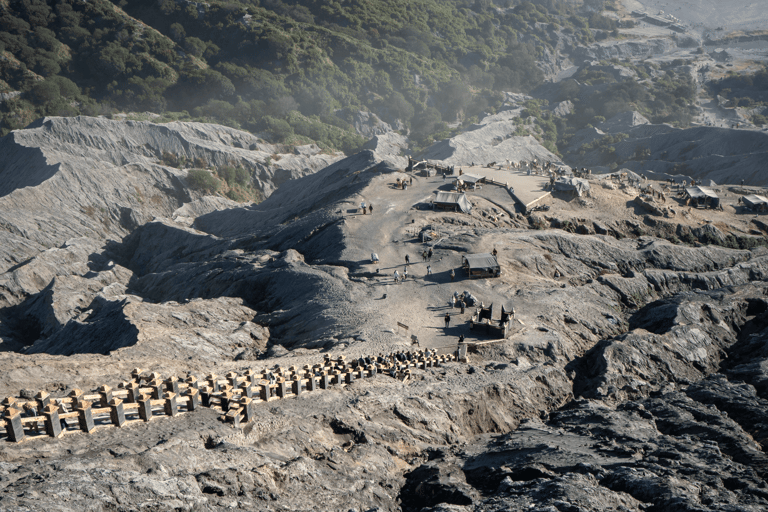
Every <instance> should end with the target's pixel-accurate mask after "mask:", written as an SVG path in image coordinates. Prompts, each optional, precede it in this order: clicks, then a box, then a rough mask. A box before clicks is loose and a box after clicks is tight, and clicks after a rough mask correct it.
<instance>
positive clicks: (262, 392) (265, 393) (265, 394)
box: [259, 382, 271, 402]
mask: <svg viewBox="0 0 768 512" xmlns="http://www.w3.org/2000/svg"><path fill="white" fill-rule="evenodd" d="M270 391H271V390H270V388H269V382H262V383H261V384H260V389H259V398H261V399H262V400H263V401H265V402H266V401H268V400H269V395H270Z"/></svg>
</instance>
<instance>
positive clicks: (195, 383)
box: [185, 375, 200, 389]
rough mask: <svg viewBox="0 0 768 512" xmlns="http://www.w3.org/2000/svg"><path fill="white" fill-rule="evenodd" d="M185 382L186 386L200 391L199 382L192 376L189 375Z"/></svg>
mask: <svg viewBox="0 0 768 512" xmlns="http://www.w3.org/2000/svg"><path fill="white" fill-rule="evenodd" d="M185 382H186V383H187V386H189V387H190V388H194V389H200V382H198V380H197V377H195V376H194V375H190V376H189V377H187V378H186V380H185Z"/></svg>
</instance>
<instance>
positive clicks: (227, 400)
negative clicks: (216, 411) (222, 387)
mask: <svg viewBox="0 0 768 512" xmlns="http://www.w3.org/2000/svg"><path fill="white" fill-rule="evenodd" d="M219 402H220V404H221V410H222V411H223V412H227V411H228V410H229V408H230V406H231V404H232V392H231V391H222V392H221V393H220V394H219Z"/></svg>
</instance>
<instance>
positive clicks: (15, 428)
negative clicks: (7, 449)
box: [3, 407, 24, 443]
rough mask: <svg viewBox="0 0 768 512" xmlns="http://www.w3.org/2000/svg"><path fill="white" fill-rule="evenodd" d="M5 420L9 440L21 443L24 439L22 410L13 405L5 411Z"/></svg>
mask: <svg viewBox="0 0 768 512" xmlns="http://www.w3.org/2000/svg"><path fill="white" fill-rule="evenodd" d="M3 420H5V432H6V433H7V434H8V440H9V441H11V442H13V443H20V442H22V441H23V440H24V425H23V424H22V423H21V411H20V410H18V409H15V408H13V407H11V408H9V409H6V410H5V412H3Z"/></svg>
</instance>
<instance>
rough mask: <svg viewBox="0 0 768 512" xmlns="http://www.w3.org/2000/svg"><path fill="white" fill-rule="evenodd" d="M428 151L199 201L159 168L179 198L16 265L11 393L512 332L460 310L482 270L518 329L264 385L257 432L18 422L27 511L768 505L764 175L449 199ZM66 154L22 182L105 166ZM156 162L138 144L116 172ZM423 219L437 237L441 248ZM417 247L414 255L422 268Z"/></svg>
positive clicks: (7, 465) (346, 163)
mask: <svg viewBox="0 0 768 512" xmlns="http://www.w3.org/2000/svg"><path fill="white" fill-rule="evenodd" d="M81 122H82V121H81ZM32 130H37V129H36V128H35V129H32ZM21 135H24V134H23V133H17V134H14V136H15V137H16V138H18V139H19V140H20V136H21ZM14 140H16V139H14ZM3 143H5V144H9V143H10V141H8V140H5V141H3ZM531 146H532V147H531V148H530V150H533V151H535V146H533V145H531ZM480 151H481V150H480ZM31 152H33V153H34V151H31ZM83 153H84V154H88V152H86V151H83ZM91 153H92V152H91ZM50 161H51V160H50V157H49V162H50ZM405 163H406V161H405V159H404V158H401V157H396V156H389V155H386V154H379V153H377V152H376V151H370V150H368V151H364V152H362V153H359V154H357V155H354V156H351V157H348V158H345V159H343V160H340V161H338V162H336V163H334V164H332V165H330V166H328V167H326V168H324V169H322V170H320V171H318V172H316V173H313V174H309V175H307V176H305V177H303V178H299V179H295V180H290V181H287V182H285V183H283V184H282V185H281V186H280V187H279V188H278V189H277V190H276V191H275V192H274V193H272V194H271V195H270V197H268V198H267V199H266V200H265V201H264V202H262V203H260V204H258V205H248V206H243V205H235V204H231V203H228V202H222V201H221V200H218V199H215V198H210V197H203V198H200V199H196V200H194V201H192V200H191V199H192V197H191V195H187V196H183V195H181V194H184V193H186V194H190V193H189V192H188V189H186V188H185V187H184V184H183V183H184V182H183V177H184V176H183V174H184V173H183V171H178V170H174V169H168V168H166V167H163V166H160V165H158V164H155V167H153V169H156V170H157V173H158V176H166V177H167V178H166V179H167V180H168V183H169V184H174V183H178V185H177V187H178V190H179V191H180V192H179V194H180V197H181V199H179V200H178V202H177V203H175V204H173V203H172V202H171V199H163V201H167V206H164V205H165V204H166V203H161V204H160V205H159V206H157V207H156V210H154V213H153V215H154V217H153V218H152V219H151V220H149V221H146V222H142V221H137V224H138V225H137V226H135V227H131V226H128V227H125V226H124V227H123V228H122V229H124V231H123V232H120V231H117V230H115V231H114V232H113V233H110V234H109V235H108V234H106V233H101V234H100V235H99V236H96V235H92V234H90V232H89V231H87V229H86V228H78V229H80V230H82V231H81V232H79V233H76V234H77V235H78V236H77V237H73V238H69V239H66V240H64V241H63V242H60V243H59V242H55V245H54V246H53V247H51V248H49V249H45V248H40V247H37V246H31V247H33V248H34V249H36V252H35V253H34V255H32V256H31V257H30V258H29V259H28V260H27V261H22V262H20V263H17V264H15V265H14V266H9V268H8V269H7V270H6V272H5V273H4V274H3V276H2V278H3V283H4V284H3V293H4V295H3V297H4V301H5V302H4V305H3V308H2V310H0V318H2V324H0V325H1V326H2V329H3V331H2V333H3V347H4V349H5V351H4V352H3V353H2V354H0V367H2V368H3V375H4V378H3V380H2V382H1V383H0V387H2V393H3V395H5V396H8V395H13V396H19V395H25V396H28V395H29V393H34V392H36V391H37V390H39V389H45V390H48V391H49V392H52V393H53V394H54V395H55V396H61V395H63V394H66V393H67V392H69V391H70V390H71V389H73V388H75V387H78V388H81V389H94V388H95V387H97V386H98V385H101V384H104V383H109V384H112V385H114V384H116V383H117V382H119V381H120V380H122V379H124V378H125V377H126V376H127V375H128V374H129V373H130V371H131V369H132V368H134V367H139V368H142V369H145V370H146V371H157V372H160V373H163V374H165V375H168V374H175V375H180V376H183V375H186V373H187V372H193V373H196V374H198V375H201V374H203V373H207V372H209V371H213V372H215V373H218V374H224V373H225V372H226V371H229V370H230V369H237V370H244V369H246V368H263V367H271V366H272V365H275V364H280V365H292V364H299V365H300V364H306V363H313V362H317V361H318V360H320V359H322V356H323V355H324V354H340V353H342V354H344V355H346V356H347V357H357V356H359V355H369V354H377V353H380V352H384V353H389V352H391V351H392V350H397V349H404V348H407V347H409V346H410V340H409V339H407V338H408V337H407V336H405V335H404V334H403V332H402V331H401V330H399V328H398V327H397V322H400V323H403V324H405V325H409V327H410V330H409V332H408V334H409V335H410V334H414V335H416V336H417V338H418V340H419V342H420V345H421V347H422V348H424V347H445V348H444V349H447V350H451V347H455V346H456V340H457V338H458V336H459V335H464V336H466V338H467V340H468V341H470V342H473V343H480V342H483V341H488V338H487V337H485V335H484V334H482V333H480V332H478V331H477V330H470V329H469V328H468V324H467V320H468V319H469V314H470V312H469V311H468V312H467V313H465V314H464V315H462V314H461V313H459V311H458V310H457V309H451V308H450V306H449V298H450V296H451V295H452V293H453V292H454V291H459V292H460V291H464V290H467V291H469V292H470V293H471V294H473V295H474V296H476V297H478V298H479V299H480V300H482V301H483V302H484V303H486V304H489V303H494V304H495V305H496V306H497V307H498V306H500V305H501V304H504V305H505V306H507V307H514V308H515V310H516V319H515V322H516V323H515V324H514V327H513V332H512V334H511V336H510V338H509V339H508V340H506V341H504V342H502V343H496V344H487V345H482V344H481V345H476V346H475V348H474V349H472V350H471V352H470V354H469V358H468V362H466V363H463V362H456V363H448V364H446V365H444V366H442V367H437V368H430V369H427V370H426V371H419V372H416V373H415V374H414V378H413V379H412V380H410V381H408V382H406V383H402V382H399V381H397V380H394V379H391V378H389V377H383V378H380V379H375V380H373V381H371V380H366V381H356V382H354V383H353V384H351V385H348V386H342V387H337V388H334V389H332V390H327V391H319V392H316V393H312V394H306V395H305V396H302V397H301V398H297V399H290V400H283V401H280V402H278V403H275V404H271V405H269V406H261V407H260V408H259V410H258V419H257V421H255V422H253V423H249V424H247V425H245V427H244V428H243V429H234V428H232V427H231V426H230V425H229V424H226V423H224V422H222V421H221V420H220V419H219V418H218V417H217V415H216V414H215V413H214V412H213V411H211V410H208V409H204V410H201V411H196V412H194V413H189V414H184V415H182V416H181V417H179V418H175V419H165V418H163V419H157V420H155V421H153V422H151V423H149V424H142V425H132V426H130V427H125V428H122V429H103V430H97V431H96V432H94V433H92V434H89V435H82V434H80V435H68V436H66V437H64V438H62V439H47V438H45V439H37V440H29V441H26V442H24V443H21V444H19V445H13V444H10V443H6V444H5V446H4V447H3V450H2V452H0V453H2V461H0V509H3V510H25V509H29V510H32V509H40V508H41V507H43V508H46V509H50V510H73V509H92V510H101V509H105V510H137V509H155V510H170V509H174V510H218V509H224V508H230V509H247V510H253V509H259V510H297V509H302V510H305V509H319V510H360V511H362V510H435V511H437V510H453V511H456V510H540V511H545V510H558V511H571V510H583V511H593V510H594V511H597V510H629V511H641V510H658V511H662V510H664V511H666V510H755V511H757V510H764V509H765V508H766V507H768V486H767V485H766V468H768V466H766V460H767V459H766V455H765V453H764V448H763V445H764V443H765V442H766V432H768V431H766V426H765V424H766V421H767V419H766V412H765V411H766V410H768V409H766V407H765V406H766V403H767V402H766V401H767V400H768V395H766V393H768V385H767V384H766V383H768V374H767V373H766V372H768V352H766V350H765V347H766V346H768V345H766V341H768V330H766V328H767V324H766V320H765V319H766V311H768V299H766V296H768V295H767V294H768V285H766V276H768V249H767V248H766V247H765V242H766V231H765V230H766V229H768V228H767V227H766V224H765V223H763V222H762V220H761V219H759V218H754V216H753V215H750V214H748V213H746V212H744V211H743V210H742V209H741V207H740V206H739V205H738V204H737V200H736V199H737V196H738V190H736V189H738V187H734V190H736V192H731V191H730V189H725V190H724V191H723V192H722V196H723V202H724V211H723V212H718V211H712V210H693V211H688V210H687V208H686V207H684V206H683V205H682V204H680V203H679V202H678V200H677V199H674V198H670V199H668V204H667V205H665V206H663V207H662V206H659V208H658V209H659V211H661V212H662V216H661V217H659V216H658V215H656V214H654V213H652V212H649V211H648V210H646V209H644V207H643V206H642V204H643V203H638V202H636V201H635V200H634V198H635V197H636V196H637V195H638V193H639V192H638V191H637V190H634V189H632V187H630V186H628V185H627V184H620V185H618V186H617V185H616V184H614V183H612V182H609V181H603V180H600V179H595V180H594V181H593V182H592V193H591V195H590V196H589V197H588V198H581V199H580V198H573V197H571V196H569V195H557V194H555V195H553V196H549V197H547V198H544V199H543V200H542V203H541V204H546V205H547V206H549V208H550V209H549V211H548V212H543V213H534V214H530V215H523V214H521V213H516V212H515V210H514V205H513V204H512V203H511V199H510V197H509V194H508V193H507V192H506V190H504V189H503V187H496V186H493V185H487V186H484V187H482V188H481V189H479V190H478V191H476V192H474V193H471V194H470V195H471V201H472V203H473V205H474V208H473V210H472V212H471V213H470V214H461V213H441V212H437V211H433V210H432V209H430V208H429V206H428V205H429V201H430V199H431V197H433V194H434V192H435V191H438V190H447V189H449V188H450V183H446V182H443V180H442V178H441V177H431V178H430V177H424V176H419V175H407V174H405V173H403V172H402V169H403V168H404V167H405ZM113 165H114V164H113ZM145 165H147V166H148V165H149V164H145ZM62 168H64V164H61V166H60V167H58V168H57V169H56V171H52V172H53V176H52V177H50V178H49V179H47V180H38V181H40V183H38V184H35V183H34V182H30V181H27V182H26V183H27V186H26V187H21V186H20V184H19V185H17V186H16V187H12V186H10V185H8V186H6V189H5V195H4V196H3V198H0V200H2V201H9V200H17V201H18V199H17V197H20V196H22V194H28V195H30V196H32V195H33V194H38V195H42V194H43V193H44V191H45V193H48V190H49V189H46V188H45V187H50V186H52V185H53V183H51V182H52V181H56V180H59V182H60V183H64V184H66V183H67V181H66V179H64V178H65V177H66V173H69V176H70V178H69V179H70V180H74V179H75V177H77V176H80V175H82V176H88V175H89V174H88V173H89V172H90V171H88V170H87V169H86V170H84V171H83V172H82V173H78V169H75V168H72V167H70V168H68V169H65V170H64V171H62ZM104 168H108V165H106V164H105V165H104ZM129 168H130V164H127V163H126V164H121V165H120V166H117V167H112V169H111V171H110V172H111V173H112V174H113V175H115V180H116V185H115V188H116V190H118V191H120V190H121V189H120V188H119V187H120V186H121V185H119V183H120V182H119V181H117V180H118V179H122V178H118V177H119V176H122V174H121V173H123V172H126V171H125V170H126V169H129ZM16 169H18V167H17V168H16ZM4 172H6V173H9V174H10V173H11V172H12V168H11V167H10V166H9V167H7V168H6V170H5V171H4ZM103 172H106V171H103ZM16 174H18V171H16ZM59 176H61V178H59ZM129 176H130V175H129ZM140 176H143V174H142V175H140ZM398 178H401V179H403V178H407V179H409V180H410V179H411V178H413V183H412V184H411V186H410V187H409V188H408V189H407V190H401V189H399V188H397V187H395V181H396V180H397V179H398ZM17 179H20V178H17ZM126 179H127V178H126ZM91 180H93V181H90V182H89V181H86V180H85V178H83V183H84V185H83V186H86V187H88V186H92V185H87V184H88V183H96V180H95V179H94V178H91ZM143 186H146V187H150V185H143ZM169 186H170V185H169ZM656 186H658V184H657V185H656ZM69 190H74V188H73V187H71V188H70V189H69ZM116 193H118V192H116ZM145 195H146V194H145ZM71 196H72V197H75V196H76V194H74V193H72V194H71ZM164 197H171V196H170V195H169V196H164ZM361 202H364V203H366V205H372V206H373V208H374V209H373V212H372V213H371V214H368V215H361V214H360V209H359V205H360V203H361ZM62 203H63V200H62ZM148 203H150V204H154V202H152V201H148ZM4 204H8V203H4ZM138 204H139V205H142V204H144V203H140V202H139V203H138ZM669 207H671V210H670V209H669ZM29 208H30V210H31V209H32V207H31V206H29ZM39 210H41V209H38V210H37V211H39ZM42 210H43V211H41V213H39V215H43V214H47V215H49V216H50V217H51V218H54V217H55V215H53V213H47V212H46V211H45V210H46V209H45V208H43V209H42ZM3 212H4V215H9V214H11V213H13V209H12V208H10V207H7V206H5V207H4V210H3ZM664 212H666V213H664ZM86 217H87V215H86ZM174 219H175V220H174ZM62 224H66V225H69V226H72V225H73V224H72V223H71V222H67V223H65V222H63V221H62ZM46 229H47V228H46V225H45V224H41V228H40V230H39V231H40V232H42V234H41V235H39V236H47V237H50V240H51V241H53V240H55V238H54V237H55V236H58V233H57V232H56V231H47V232H46ZM73 229H74V228H73ZM422 231H430V232H434V233H436V235H437V236H436V238H435V239H434V240H433V241H432V242H429V243H427V244H425V243H422V242H421V239H420V238H419V234H420V233H421V232H422ZM23 233H24V231H22V230H18V231H17V232H15V236H16V237H17V238H18V239H23V238H24V236H23ZM123 233H125V235H124V236H120V235H121V234H123ZM89 235H90V236H89ZM52 243H53V242H52ZM428 247H432V248H433V251H434V255H433V257H432V259H431V261H429V262H423V261H422V259H421V258H420V255H421V253H422V251H424V250H426V249H427V248H428ZM493 248H496V249H497V250H498V251H499V258H500V263H501V265H502V268H503V275H502V277H500V278H498V279H495V280H477V281H470V280H467V279H466V278H465V277H464V274H463V272H462V271H461V270H460V269H459V267H460V260H461V255H462V254H465V253H469V252H483V251H490V250H491V249H493ZM371 252H377V254H378V256H379V258H380V262H379V263H376V264H374V263H371V261H370V253H371ZM30 254H32V252H30ZM405 255H409V256H410V259H411V262H412V263H411V265H410V266H409V274H410V275H411V278H409V279H408V280H406V281H405V282H404V283H402V284H398V285H395V284H394V283H393V280H392V277H391V275H392V272H393V271H394V269H395V268H397V269H399V270H401V271H402V269H403V264H404V262H405V259H404V258H405ZM428 264H429V265H430V267H431V270H432V273H431V274H429V273H428V272H427V270H426V266H427V265H428ZM451 269H456V270H457V271H458V272H457V281H455V282H454V281H452V279H451V278H450V276H449V273H450V271H451ZM446 312H449V313H451V314H452V316H453V319H452V322H451V325H450V327H449V328H447V329H446V328H445V327H444V326H443V316H444V315H445V313H446Z"/></svg>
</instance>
